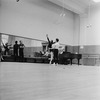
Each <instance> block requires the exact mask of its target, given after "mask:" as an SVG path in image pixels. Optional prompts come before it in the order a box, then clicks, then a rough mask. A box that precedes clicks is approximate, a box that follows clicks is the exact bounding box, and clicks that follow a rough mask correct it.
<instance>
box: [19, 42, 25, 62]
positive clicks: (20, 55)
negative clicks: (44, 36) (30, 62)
mask: <svg viewBox="0 0 100 100" xmlns="http://www.w3.org/2000/svg"><path fill="white" fill-rule="evenodd" d="M19 42H20V44H19V57H20V61H23V60H24V59H23V58H24V47H25V46H24V44H23V43H22V41H19Z"/></svg>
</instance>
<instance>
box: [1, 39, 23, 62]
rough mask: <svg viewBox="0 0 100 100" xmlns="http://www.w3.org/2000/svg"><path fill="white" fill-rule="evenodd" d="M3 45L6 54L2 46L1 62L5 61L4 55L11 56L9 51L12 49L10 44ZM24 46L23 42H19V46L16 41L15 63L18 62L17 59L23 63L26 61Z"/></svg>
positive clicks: (14, 46) (14, 50) (14, 48)
mask: <svg viewBox="0 0 100 100" xmlns="http://www.w3.org/2000/svg"><path fill="white" fill-rule="evenodd" d="M2 45H3V48H4V53H3V51H2V47H1V46H0V61H1V60H4V59H3V55H9V51H10V47H11V44H8V43H5V44H4V43H3V42H2ZM24 47H25V46H24V44H23V43H22V41H19V44H18V41H15V44H14V45H13V46H12V48H13V55H14V61H17V59H18V58H19V61H23V60H24V59H23V58H24Z"/></svg>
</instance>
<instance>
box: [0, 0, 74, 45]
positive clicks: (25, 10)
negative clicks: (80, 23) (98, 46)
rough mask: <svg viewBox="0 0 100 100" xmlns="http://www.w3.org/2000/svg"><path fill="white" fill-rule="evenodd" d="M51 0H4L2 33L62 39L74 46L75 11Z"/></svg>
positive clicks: (0, 10)
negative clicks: (64, 8)
mask: <svg viewBox="0 0 100 100" xmlns="http://www.w3.org/2000/svg"><path fill="white" fill-rule="evenodd" d="M61 12H62V9H61V8H60V7H58V6H57V5H54V4H52V3H50V2H48V1H47V0H20V1H19V2H18V3H17V2H16V0H1V2H0V33H8V34H13V35H18V36H24V37H29V38H35V39H41V40H46V37H45V35H46V34H49V37H50V39H53V40H55V38H56V37H57V38H59V39H60V42H61V43H64V44H68V45H73V39H72V38H73V33H74V25H75V24H74V20H75V18H74V13H72V12H71V11H68V10H66V11H65V13H66V16H65V17H64V18H63V17H61V16H60V13H61Z"/></svg>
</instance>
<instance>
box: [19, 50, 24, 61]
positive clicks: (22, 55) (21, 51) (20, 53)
mask: <svg viewBox="0 0 100 100" xmlns="http://www.w3.org/2000/svg"><path fill="white" fill-rule="evenodd" d="M19 58H20V61H23V60H24V52H23V50H19Z"/></svg>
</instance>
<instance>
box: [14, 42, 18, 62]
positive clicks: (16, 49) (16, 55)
mask: <svg viewBox="0 0 100 100" xmlns="http://www.w3.org/2000/svg"><path fill="white" fill-rule="evenodd" d="M18 48H19V46H18V44H17V41H15V44H14V46H13V50H14V60H15V61H17V59H18Z"/></svg>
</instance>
